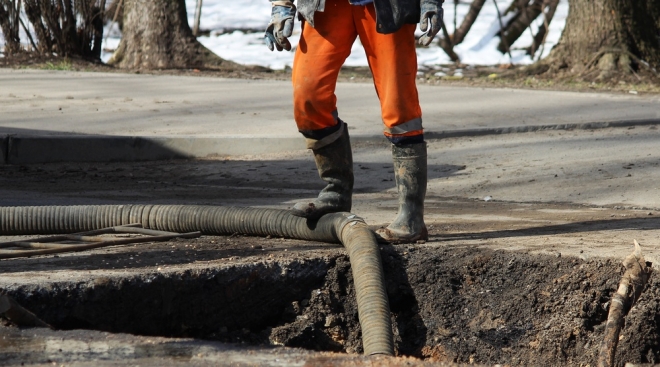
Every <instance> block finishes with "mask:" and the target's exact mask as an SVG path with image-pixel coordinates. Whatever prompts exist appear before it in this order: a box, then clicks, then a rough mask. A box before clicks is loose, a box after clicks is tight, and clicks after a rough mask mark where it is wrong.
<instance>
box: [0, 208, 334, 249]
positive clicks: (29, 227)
mask: <svg viewBox="0 0 660 367" xmlns="http://www.w3.org/2000/svg"><path fill="white" fill-rule="evenodd" d="M343 218H344V216H342V215H339V216H337V215H329V216H325V217H323V218H322V219H321V220H319V221H318V223H316V226H315V228H312V229H310V228H309V226H308V225H307V220H306V219H304V218H300V217H296V216H293V215H291V214H290V213H289V212H288V211H286V210H278V209H262V208H238V207H219V206H203V205H85V206H27V207H3V208H0V233H2V234H4V235H19V234H56V233H73V232H83V231H90V230H93V229H99V228H105V227H114V226H119V225H126V224H131V223H141V224H142V226H143V227H145V228H151V229H157V230H161V231H171V232H194V231H201V232H202V233H204V234H215V235H225V234H234V233H241V234H243V233H244V234H251V235H256V236H269V235H270V236H277V237H287V238H297V239H304V240H313V241H323V242H335V243H336V242H339V239H338V238H337V235H336V230H335V227H336V223H335V222H336V221H337V220H343Z"/></svg>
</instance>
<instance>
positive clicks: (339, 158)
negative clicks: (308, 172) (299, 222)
mask: <svg viewBox="0 0 660 367" xmlns="http://www.w3.org/2000/svg"><path fill="white" fill-rule="evenodd" d="M312 152H313V153H314V160H315V161H316V168H318V170H319V177H321V179H322V180H323V181H325V182H327V183H328V185H327V186H326V187H325V188H323V190H321V193H320V194H319V196H318V198H317V199H316V200H314V201H308V202H300V203H296V204H295V205H294V206H293V208H292V209H291V212H292V214H293V215H296V216H298V217H305V218H309V219H312V220H315V219H318V218H320V217H321V216H323V215H325V214H328V213H336V212H350V211H351V204H352V195H353V154H352V152H351V142H350V139H349V137H348V128H344V131H343V133H342V135H341V136H340V137H339V138H338V139H337V140H335V141H334V142H332V143H330V144H329V145H326V146H324V147H322V148H319V149H314V150H312Z"/></svg>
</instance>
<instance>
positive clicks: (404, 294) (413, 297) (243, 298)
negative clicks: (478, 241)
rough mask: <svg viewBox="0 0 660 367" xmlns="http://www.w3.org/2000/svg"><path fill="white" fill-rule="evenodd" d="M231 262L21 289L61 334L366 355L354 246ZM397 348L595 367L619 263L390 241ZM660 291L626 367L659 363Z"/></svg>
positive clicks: (637, 310) (654, 285)
mask: <svg viewBox="0 0 660 367" xmlns="http://www.w3.org/2000/svg"><path fill="white" fill-rule="evenodd" d="M324 251H325V252H323V255H322V256H314V257H307V258H300V257H298V258H296V257H291V258H289V259H286V258H285V259H283V260H278V261H254V262H247V263H242V264H238V265H231V266H223V267H216V266H209V267H203V266H202V267H196V268H193V269H187V270H186V269H181V268H178V270H177V269H174V270H170V271H153V272H142V273H134V274H133V275H128V276H126V275H122V276H120V275H109V276H101V277H91V278H89V279H91V280H86V281H66V280H61V279H60V280H57V281H53V282H50V283H48V282H46V283H47V284H42V283H43V282H42V283H33V284H31V285H15V286H11V287H8V288H7V289H6V290H7V291H8V292H9V294H10V295H12V296H13V297H14V298H15V299H16V300H17V301H18V302H19V303H21V304H22V305H23V306H24V307H26V308H28V309H30V310H32V311H33V312H35V313H36V314H37V315H38V316H39V317H41V318H42V319H44V320H45V321H47V322H49V323H51V324H52V325H54V326H55V327H57V328H59V329H74V328H86V329H97V330H103V331H111V332H124V333H134V334H142V335H161V336H186V337H195V338H202V339H210V340H219V341H224V342H235V343H236V342H237V343H248V344H256V345H262V344H278V345H286V346H295V347H302V348H308V349H314V350H326V351H327V350H329V351H339V352H349V353H361V352H362V346H361V335H360V324H359V322H358V316H357V305H356V301H355V290H354V287H353V279H352V274H351V270H350V264H349V261H348V258H347V256H346V255H344V254H343V251H341V250H337V249H331V250H324ZM381 254H382V258H383V262H384V268H385V273H386V279H387V292H388V296H389V299H390V307H391V311H392V322H393V328H394V335H395V346H396V351H397V353H398V354H399V355H411V356H417V357H420V358H424V359H428V360H435V361H454V362H459V363H483V364H507V365H548V366H550V365H554V366H563V365H567V364H570V365H594V363H595V361H596V355H597V350H598V348H599V345H600V341H601V340H602V334H603V329H604V325H605V320H606V318H607V309H608V307H609V301H610V298H611V295H612V293H613V292H614V291H615V289H616V286H617V284H618V281H619V279H620V275H621V274H622V269H621V266H620V264H619V262H618V261H614V260H603V259H592V260H586V261H585V260H581V259H578V258H568V257H557V256H552V255H530V254H525V253H517V252H510V251H503V250H487V249H477V248H451V247H444V246H443V247H438V246H431V245H417V246H383V247H382V248H381ZM659 299H660V283H659V282H658V281H656V279H655V278H654V277H652V278H651V281H650V283H649V285H648V286H647V289H646V290H645V292H644V293H643V295H642V297H641V299H640V300H639V302H638V304H637V306H635V307H634V308H633V310H632V311H631V314H630V315H629V316H628V318H627V320H626V326H625V328H624V330H623V332H622V338H621V341H620V344H619V348H618V353H617V364H618V365H623V364H624V363H625V362H633V363H657V362H658V361H660V304H659V303H658V300H659Z"/></svg>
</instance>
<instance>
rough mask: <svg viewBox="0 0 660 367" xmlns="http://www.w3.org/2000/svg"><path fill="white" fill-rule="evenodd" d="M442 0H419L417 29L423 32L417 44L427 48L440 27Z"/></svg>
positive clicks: (442, 12) (442, 13)
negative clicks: (419, 14)
mask: <svg viewBox="0 0 660 367" xmlns="http://www.w3.org/2000/svg"><path fill="white" fill-rule="evenodd" d="M443 2H444V0H421V4H420V8H421V9H420V10H421V12H420V13H421V16H420V19H419V28H420V29H421V30H422V32H424V34H423V35H422V37H420V38H419V44H420V45H424V46H428V45H429V44H430V43H431V41H433V38H434V37H435V35H436V34H438V32H440V29H441V28H440V27H442V17H443V15H444V11H443V10H442V3H443Z"/></svg>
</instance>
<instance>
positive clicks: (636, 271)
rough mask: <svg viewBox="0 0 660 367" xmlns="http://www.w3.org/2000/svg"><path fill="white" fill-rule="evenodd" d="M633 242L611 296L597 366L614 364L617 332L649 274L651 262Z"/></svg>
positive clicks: (637, 244) (619, 330)
mask: <svg viewBox="0 0 660 367" xmlns="http://www.w3.org/2000/svg"><path fill="white" fill-rule="evenodd" d="M634 242H635V250H634V251H633V253H632V254H630V255H628V257H626V259H625V260H623V266H624V267H625V268H626V271H625V272H624V273H623V277H622V278H621V282H620V283H619V288H618V289H617V291H616V293H615V294H614V296H612V302H610V310H609V313H608V315H607V325H606V326H605V337H604V339H603V343H602V344H601V346H600V352H599V353H598V367H610V366H613V365H614V357H615V354H616V347H617V345H618V343H619V333H620V332H621V328H622V327H623V321H624V318H625V317H626V315H627V314H628V312H629V311H630V309H631V308H632V306H633V305H634V304H635V302H636V301H637V300H638V299H639V296H640V295H641V294H642V291H643V290H644V287H645V286H646V283H647V282H648V280H649V277H650V276H651V271H652V269H651V264H650V263H647V262H646V261H644V256H642V249H641V247H640V246H639V243H637V241H636V240H635V241H634Z"/></svg>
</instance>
